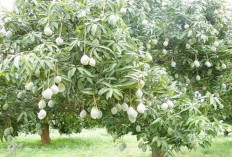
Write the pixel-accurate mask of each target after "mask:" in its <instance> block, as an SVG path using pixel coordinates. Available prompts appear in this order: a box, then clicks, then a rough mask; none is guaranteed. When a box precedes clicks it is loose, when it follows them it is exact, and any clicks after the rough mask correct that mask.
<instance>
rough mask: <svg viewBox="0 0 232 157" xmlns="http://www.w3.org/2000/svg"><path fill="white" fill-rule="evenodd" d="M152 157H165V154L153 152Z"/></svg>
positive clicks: (158, 151) (157, 151)
mask: <svg viewBox="0 0 232 157" xmlns="http://www.w3.org/2000/svg"><path fill="white" fill-rule="evenodd" d="M152 157H164V154H163V153H162V152H161V151H160V150H153V151H152Z"/></svg>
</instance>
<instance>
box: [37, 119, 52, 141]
mask: <svg viewBox="0 0 232 157" xmlns="http://www.w3.org/2000/svg"><path fill="white" fill-rule="evenodd" d="M40 136H41V142H42V144H43V145H47V144H51V139H50V136H49V124H48V123H46V124H44V126H43V128H42V134H41V135H40Z"/></svg>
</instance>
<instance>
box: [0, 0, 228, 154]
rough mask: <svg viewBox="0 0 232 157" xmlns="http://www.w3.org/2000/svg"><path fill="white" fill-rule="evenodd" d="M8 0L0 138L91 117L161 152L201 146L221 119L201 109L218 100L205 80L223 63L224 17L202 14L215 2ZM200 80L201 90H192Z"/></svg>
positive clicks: (81, 123)
mask: <svg viewBox="0 0 232 157" xmlns="http://www.w3.org/2000/svg"><path fill="white" fill-rule="evenodd" d="M206 2H207V3H206ZM16 4H17V5H16V8H15V10H14V11H13V12H7V13H5V15H4V18H3V26H2V29H3V32H2V33H1V40H0V50H1V51H0V53H1V58H0V60H1V62H0V86H1V89H0V100H1V101H0V113H1V114H0V122H2V123H1V125H2V126H3V127H1V128H0V135H1V137H5V138H8V136H9V135H10V136H11V134H12V135H17V133H18V132H20V131H26V132H35V131H37V132H38V133H39V134H41V131H42V130H41V124H44V123H49V124H51V126H52V127H54V128H56V129H59V131H60V132H61V133H66V134H69V133H72V132H80V131H81V128H82V127H85V128H89V127H94V126H105V127H106V128H107V129H108V131H109V133H111V134H112V135H113V136H114V137H115V138H119V137H121V136H123V135H125V134H127V133H129V132H131V133H132V134H134V135H137V138H138V140H140V141H141V143H140V145H139V147H140V148H142V149H143V150H144V151H145V150H146V149H147V146H150V147H151V149H152V150H161V151H163V152H165V154H167V155H168V154H172V151H173V150H177V151H179V150H180V148H181V147H182V146H186V147H188V148H190V149H192V148H196V147H197V146H198V145H200V146H202V147H207V146H209V144H210V143H209V142H210V140H211V135H213V136H215V135H216V134H217V132H218V130H219V129H220V127H221V122H220V121H217V120H216V119H215V120H214V121H213V122H212V121H210V120H209V118H208V116H207V113H208V111H210V110H211V109H212V108H213V109H215V110H217V109H218V107H217V106H218V105H219V106H220V105H221V106H222V104H221V102H220V99H219V97H217V96H215V94H211V93H215V91H216V89H213V90H211V88H213V87H214V86H216V85H217V84H218V83H221V82H222V77H220V76H222V74H224V73H227V72H228V71H227V69H229V68H228V67H229V57H230V55H229V52H228V47H229V44H228V42H227V41H224V40H227V38H226V37H227V35H228V34H227V30H228V28H227V26H226V24H227V21H228V20H226V19H224V17H221V16H223V15H222V14H220V16H219V15H217V16H216V15H215V16H213V17H211V16H209V15H211V14H215V8H214V7H213V6H216V5H217V6H221V5H219V4H221V3H216V2H214V1H196V2H192V3H186V2H183V1H181V0H177V1H176V0H175V1H174V0H171V1H159V0H147V1H134V0H131V1H124V0H108V1H105V0H96V1H91V0H75V1H69V0H62V1H52V2H51V1H39V0H38V1H35V0H26V1H25V0H17V3H16ZM209 4H210V5H209ZM222 9H223V8H218V10H220V11H221V10H222ZM215 42H217V43H215ZM215 49H216V50H215ZM212 51H213V52H212ZM215 51H216V52H215ZM219 52H220V53H219ZM220 57H222V59H221V58H220ZM217 58H220V60H219V59H217ZM206 61H210V63H208V64H207V65H206V66H208V67H209V68H206V67H205V66H203V65H204V63H205V62H206ZM213 61H214V62H213ZM212 62H213V63H212ZM193 64H194V66H195V68H194V70H193V68H191V65H193ZM211 64H212V65H213V67H211ZM215 65H219V66H220V69H217V67H215ZM215 68H216V70H215ZM166 69H167V71H166ZM206 69H207V70H208V72H207V74H206V73H205V70H206ZM169 74H171V75H172V74H173V75H174V76H175V78H176V80H174V79H173V77H171V76H170V75H169ZM198 75H199V76H198ZM185 76H186V77H185ZM195 78H196V80H198V81H199V82H198V81H196V80H195ZM190 80H191V81H190ZM200 80H201V81H200ZM186 81H187V83H186ZM188 84H189V86H188V92H187V93H186V89H187V88H185V86H186V87H187V85H188ZM202 85H204V86H206V87H207V88H209V89H210V90H209V92H205V96H204V97H201V96H200V93H199V92H198V93H197V92H195V96H194V95H193V92H194V91H196V89H197V90H199V91H201V90H203V88H202ZM183 87H184V88H183ZM79 114H80V115H79ZM211 118H212V117H211ZM5 119H7V121H6V120H5ZM212 119H213V118H212ZM11 127H13V128H15V129H14V131H13V133H11V134H5V135H4V132H5V130H6V129H8V128H11ZM8 130H10V129H8ZM10 136H9V137H10ZM124 148H125V144H124V143H123V144H122V145H121V146H120V150H123V149H124Z"/></svg>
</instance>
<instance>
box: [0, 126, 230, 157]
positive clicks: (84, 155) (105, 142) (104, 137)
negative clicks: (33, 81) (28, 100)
mask: <svg viewBox="0 0 232 157" xmlns="http://www.w3.org/2000/svg"><path fill="white" fill-rule="evenodd" d="M51 137H52V138H53V141H52V145H48V146H46V147H43V146H42V145H41V143H40V139H39V136H38V135H27V136H25V135H23V134H22V135H21V136H19V137H18V138H17V139H16V141H17V143H22V144H23V146H22V148H20V149H18V151H17V157H70V156H75V157H89V156H93V157H109V156H111V157H132V156H133V157H147V156H149V155H150V154H151V153H150V151H147V152H146V153H144V152H142V150H141V149H138V147H137V145H138V142H137V141H136V137H135V136H131V135H127V136H125V137H124V141H125V143H126V144H127V146H128V147H127V149H126V150H125V151H124V152H120V151H119V150H118V145H117V144H116V143H114V142H113V139H112V137H111V136H110V135H109V134H107V132H106V131H105V130H104V129H96V130H83V132H82V133H81V134H73V135H71V136H67V135H62V136H60V135H59V134H58V132H57V131H54V130H53V131H52V133H51ZM2 148H3V149H2ZM231 152H232V137H230V136H229V137H223V136H219V137H218V138H216V139H215V140H214V142H213V144H212V147H210V148H209V149H206V150H203V149H199V150H196V151H191V152H189V151H187V150H184V149H183V152H182V153H178V154H177V157H231ZM6 154H7V146H6V143H4V144H2V145H1V149H0V156H1V157H3V156H5V155H6Z"/></svg>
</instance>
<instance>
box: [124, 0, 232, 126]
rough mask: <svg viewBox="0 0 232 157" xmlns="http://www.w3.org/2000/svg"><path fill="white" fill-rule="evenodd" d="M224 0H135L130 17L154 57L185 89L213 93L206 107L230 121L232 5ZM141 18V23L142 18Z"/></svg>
mask: <svg viewBox="0 0 232 157" xmlns="http://www.w3.org/2000/svg"><path fill="white" fill-rule="evenodd" d="M225 5H226V3H225V2H224V1H216V0H203V1H192V2H189V1H182V0H175V1H174V0H173V1H152V0H148V1H146V2H144V1H143V2H135V1H134V2H133V3H131V4H130V5H129V6H128V10H131V9H132V8H134V7H135V6H136V7H137V8H138V11H137V12H131V14H128V15H127V17H126V20H127V21H128V22H129V23H130V25H131V28H132V32H133V36H134V37H135V38H139V39H141V41H143V43H142V44H141V47H143V48H144V49H145V50H146V51H149V52H150V53H151V54H152V55H153V58H154V63H155V64H159V65H160V66H164V67H167V69H168V71H169V72H170V73H171V74H172V76H173V78H174V80H178V81H180V82H182V84H181V85H182V87H181V88H182V91H183V92H187V93H188V94H189V95H190V96H191V97H192V96H194V95H200V96H202V97H204V96H205V95H206V96H210V97H211V99H210V101H209V103H210V104H211V106H212V107H209V108H208V109H207V110H206V111H205V113H207V112H210V114H208V116H209V118H210V119H211V120H213V119H214V118H220V119H224V120H226V122H229V120H230V119H231V118H230V117H231V116H230V111H231V110H230V109H231V103H230V102H231V101H230V95H231V94H230V93H231V92H230V86H231V68H230V66H231V37H230V36H231V19H230V16H228V15H229V14H230V13H231V9H228V8H226V6H225ZM139 22H140V24H138V23H139Z"/></svg>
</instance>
